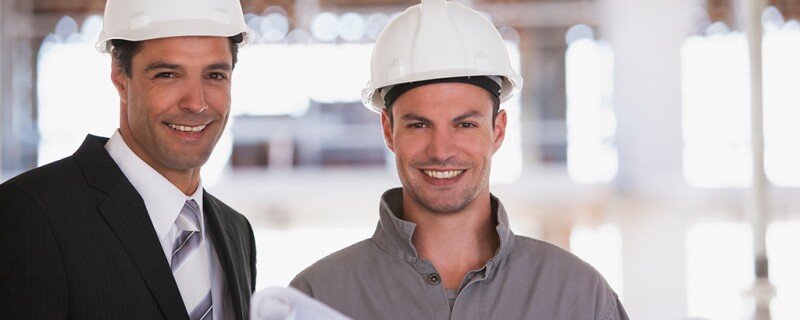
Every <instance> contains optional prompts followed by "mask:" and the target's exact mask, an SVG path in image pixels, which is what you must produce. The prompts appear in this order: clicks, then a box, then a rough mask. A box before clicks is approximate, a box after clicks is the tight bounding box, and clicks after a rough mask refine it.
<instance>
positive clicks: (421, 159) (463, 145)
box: [381, 83, 506, 214]
mask: <svg viewBox="0 0 800 320" xmlns="http://www.w3.org/2000/svg"><path fill="white" fill-rule="evenodd" d="M489 95H490V93H489V92H488V91H486V90H485V89H483V88H480V87H477V86H474V85H471V84H465V83H436V84H429V85H424V86H421V87H417V88H414V89H411V90H409V91H407V92H405V93H403V94H402V95H401V96H400V97H399V98H397V100H396V101H395V102H394V104H393V105H392V108H391V112H392V113H393V121H391V122H393V123H390V121H389V117H388V115H387V111H386V110H384V112H383V114H382V116H381V119H382V123H383V133H384V139H385V140H386V145H387V146H388V147H389V149H391V150H392V151H393V152H394V154H395V158H396V161H397V170H398V174H399V176H400V181H401V182H402V184H403V204H404V211H405V210H409V209H410V210H420V209H421V210H425V211H427V212H430V213H434V214H452V213H457V212H461V211H463V210H466V209H468V208H469V207H470V206H472V205H474V204H475V203H476V201H475V200H476V199H479V200H480V201H479V203H486V204H488V203H489V172H490V167H491V159H492V155H493V154H494V153H495V152H496V151H497V150H498V149H499V148H500V145H501V144H502V143H503V138H504V137H505V127H506V114H505V111H502V110H501V111H500V113H499V114H498V115H497V119H496V122H495V123H494V124H493V123H492V112H493V110H492V109H493V102H492V99H491V97H490V96H489ZM409 206H411V207H410V208H409Z"/></svg>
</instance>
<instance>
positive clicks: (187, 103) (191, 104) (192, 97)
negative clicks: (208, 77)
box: [180, 80, 208, 113]
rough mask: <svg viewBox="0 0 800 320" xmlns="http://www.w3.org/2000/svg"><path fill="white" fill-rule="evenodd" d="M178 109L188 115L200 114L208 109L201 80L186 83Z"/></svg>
mask: <svg viewBox="0 0 800 320" xmlns="http://www.w3.org/2000/svg"><path fill="white" fill-rule="evenodd" d="M180 107H181V109H184V110H186V111H188V112H190V113H201V112H203V111H206V109H208V103H206V97H205V91H204V87H203V82H202V80H194V81H187V84H186V86H185V88H184V93H183V97H182V99H181V104H180Z"/></svg>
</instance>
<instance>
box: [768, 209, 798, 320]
mask: <svg viewBox="0 0 800 320" xmlns="http://www.w3.org/2000/svg"><path fill="white" fill-rule="evenodd" d="M798 243H800V222H797V221H792V222H773V223H772V224H771V225H770V227H769V229H767V254H768V255H769V277H770V282H771V283H772V285H774V286H775V291H776V292H777V295H776V296H775V298H774V299H773V300H772V303H771V304H770V309H771V310H770V312H771V314H772V315H773V319H800V304H797V301H800V272H797V270H800V250H797V244H798Z"/></svg>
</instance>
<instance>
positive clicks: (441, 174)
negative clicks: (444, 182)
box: [422, 170, 464, 179]
mask: <svg viewBox="0 0 800 320" xmlns="http://www.w3.org/2000/svg"><path fill="white" fill-rule="evenodd" d="M422 171H423V172H425V174H426V175H428V176H429V177H431V178H436V179H451V178H455V177H456V176H458V175H460V174H461V173H463V172H464V170H450V171H434V170H422Z"/></svg>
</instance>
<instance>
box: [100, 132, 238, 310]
mask: <svg viewBox="0 0 800 320" xmlns="http://www.w3.org/2000/svg"><path fill="white" fill-rule="evenodd" d="M105 149H106V151H108V154H109V155H110V156H111V158H112V159H114V162H116V163H117V166H119V168H120V170H122V173H123V174H124V175H125V177H126V178H128V180H129V181H130V182H131V184H132V185H133V187H134V188H135V189H136V191H138V192H139V195H140V196H141V197H142V199H143V200H144V205H145V207H146V208H147V213H148V214H149V215H150V221H151V222H152V223H153V228H154V229H155V231H156V234H157V235H158V239H159V240H160V241H161V247H162V249H164V257H165V258H166V259H167V264H169V262H170V261H171V260H172V246H173V244H174V243H175V238H177V237H178V234H179V233H180V230H178V227H177V225H176V224H175V220H176V219H177V218H178V215H179V214H180V212H181V209H182V208H183V205H184V203H186V201H187V200H194V201H195V202H197V206H198V207H199V209H200V212H199V215H198V217H197V219H198V221H202V222H203V223H201V224H200V234H201V235H202V236H203V238H202V241H203V242H204V243H205V244H206V247H207V248H208V251H209V257H210V259H209V261H210V262H211V268H210V270H211V299H212V301H213V305H214V318H215V319H231V318H233V317H234V316H233V308H231V306H232V305H233V303H232V301H231V300H230V299H231V298H230V293H229V292H228V290H227V286H226V279H225V273H224V272H223V270H222V264H221V262H220V259H219V256H218V255H217V250H216V249H215V248H214V244H213V243H212V242H211V241H209V240H208V233H207V232H206V225H205V223H204V222H205V220H203V217H204V215H203V211H204V210H203V184H202V181H201V182H200V183H199V184H198V186H197V190H195V192H194V194H192V195H189V196H187V195H185V194H183V192H182V191H181V190H179V189H178V188H177V187H176V186H175V185H173V184H172V183H171V182H169V180H167V178H165V177H164V176H162V175H161V174H160V173H158V172H157V171H156V170H155V169H153V168H152V167H150V166H149V165H148V164H147V163H145V162H144V160H142V159H141V158H139V157H138V156H137V155H136V154H135V153H133V150H131V148H130V147H128V145H127V144H126V143H125V140H123V139H122V135H120V133H119V130H116V131H114V134H113V135H112V136H111V138H110V139H109V140H108V143H106V145H105Z"/></svg>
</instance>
